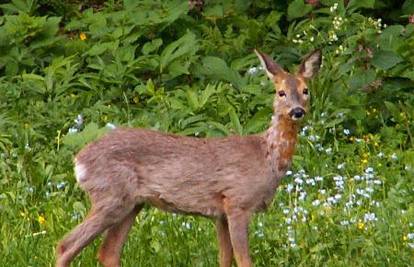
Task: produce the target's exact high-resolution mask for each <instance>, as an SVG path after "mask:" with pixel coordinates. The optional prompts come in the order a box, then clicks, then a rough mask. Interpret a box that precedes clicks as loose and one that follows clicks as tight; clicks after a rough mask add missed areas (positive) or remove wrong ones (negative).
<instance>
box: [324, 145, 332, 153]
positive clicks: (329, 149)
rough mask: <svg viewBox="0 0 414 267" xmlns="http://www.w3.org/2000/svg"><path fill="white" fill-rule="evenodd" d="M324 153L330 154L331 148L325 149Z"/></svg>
mask: <svg viewBox="0 0 414 267" xmlns="http://www.w3.org/2000/svg"><path fill="white" fill-rule="evenodd" d="M325 153H326V154H328V155H330V154H332V148H330V147H328V148H327V149H325Z"/></svg>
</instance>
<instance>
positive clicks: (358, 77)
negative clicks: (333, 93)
mask: <svg viewBox="0 0 414 267" xmlns="http://www.w3.org/2000/svg"><path fill="white" fill-rule="evenodd" d="M375 78H376V74H375V71H374V70H372V69H370V70H366V71H362V70H359V71H357V72H355V74H354V75H352V76H351V77H350V79H349V87H350V88H351V90H361V89H363V88H364V87H365V86H367V85H369V84H370V83H372V82H373V81H374V80H375Z"/></svg>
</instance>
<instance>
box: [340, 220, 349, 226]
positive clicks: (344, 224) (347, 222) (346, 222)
mask: <svg viewBox="0 0 414 267" xmlns="http://www.w3.org/2000/svg"><path fill="white" fill-rule="evenodd" d="M340 224H341V225H342V226H346V225H349V221H348V220H343V221H341V222H340Z"/></svg>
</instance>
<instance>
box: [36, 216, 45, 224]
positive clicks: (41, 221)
mask: <svg viewBox="0 0 414 267" xmlns="http://www.w3.org/2000/svg"><path fill="white" fill-rule="evenodd" d="M37 221H38V222H39V223H40V224H45V223H46V219H45V217H43V216H42V215H39V217H37Z"/></svg>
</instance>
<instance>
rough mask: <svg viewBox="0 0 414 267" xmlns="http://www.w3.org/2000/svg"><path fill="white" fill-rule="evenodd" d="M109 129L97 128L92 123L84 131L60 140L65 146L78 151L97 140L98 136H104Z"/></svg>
mask: <svg viewBox="0 0 414 267" xmlns="http://www.w3.org/2000/svg"><path fill="white" fill-rule="evenodd" d="M108 130H109V129H108V128H106V127H102V128H99V127H98V125H97V124H96V123H94V122H91V123H89V124H88V125H86V126H85V129H83V131H81V132H79V133H74V134H67V135H65V136H64V137H63V138H62V141H63V143H64V144H65V145H67V146H69V147H72V148H73V149H79V148H81V147H83V146H84V145H86V144H87V143H90V142H92V141H93V140H96V139H98V138H99V137H100V136H102V135H103V134H105V133H106V132H107V131H108Z"/></svg>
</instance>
